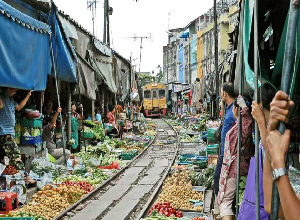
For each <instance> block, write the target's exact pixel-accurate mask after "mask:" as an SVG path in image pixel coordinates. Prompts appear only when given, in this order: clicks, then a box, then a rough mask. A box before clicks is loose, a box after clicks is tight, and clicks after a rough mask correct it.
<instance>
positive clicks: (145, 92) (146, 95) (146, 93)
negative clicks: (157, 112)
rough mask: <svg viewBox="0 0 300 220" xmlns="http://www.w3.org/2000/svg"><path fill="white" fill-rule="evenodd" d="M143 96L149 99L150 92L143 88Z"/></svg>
mask: <svg viewBox="0 0 300 220" xmlns="http://www.w3.org/2000/svg"><path fill="white" fill-rule="evenodd" d="M144 98H145V99H150V98H151V92H150V90H145V91H144Z"/></svg>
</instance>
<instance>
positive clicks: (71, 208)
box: [53, 132, 157, 220]
mask: <svg viewBox="0 0 300 220" xmlns="http://www.w3.org/2000/svg"><path fill="white" fill-rule="evenodd" d="M156 138H157V132H156V135H155V137H154V138H153V139H152V140H151V141H150V143H149V144H148V146H147V147H145V148H144V149H143V150H142V152H141V153H139V154H138V155H137V156H136V157H135V158H134V159H133V160H132V161H130V162H129V163H128V164H127V165H126V166H125V167H123V168H122V169H121V170H120V171H119V172H118V173H116V174H114V175H113V176H111V177H110V178H109V179H107V180H105V181H104V182H103V183H102V184H101V185H100V186H98V187H97V188H95V189H94V190H93V191H91V192H90V193H88V194H87V195H86V196H85V197H83V198H82V199H80V200H78V201H77V202H76V203H74V204H73V205H71V206H69V207H68V208H67V209H66V210H64V211H63V212H61V213H60V214H59V215H58V216H56V217H55V218H54V219H53V220H59V219H61V218H63V217H64V216H65V215H66V214H67V213H68V212H70V211H72V210H73V209H75V208H76V207H77V206H78V205H80V204H81V203H83V202H85V201H87V200H89V199H91V198H92V197H93V196H94V195H95V194H96V193H98V192H99V191H101V190H102V189H103V188H104V187H106V186H108V185H109V184H110V183H111V182H112V181H114V180H115V179H117V178H118V177H119V176H120V175H121V174H123V173H124V172H125V171H126V170H127V169H128V168H129V167H130V166H131V165H132V164H133V163H134V162H135V161H136V160H138V159H139V158H140V157H141V156H142V155H144V153H145V152H146V151H147V150H148V149H149V147H150V146H152V144H153V143H154V142H155V140H156Z"/></svg>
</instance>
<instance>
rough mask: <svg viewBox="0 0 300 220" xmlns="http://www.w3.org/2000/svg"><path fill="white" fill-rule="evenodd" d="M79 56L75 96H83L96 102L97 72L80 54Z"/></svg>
mask: <svg viewBox="0 0 300 220" xmlns="http://www.w3.org/2000/svg"><path fill="white" fill-rule="evenodd" d="M77 55H78V63H77V70H78V74H77V77H78V85H77V90H76V93H75V94H80V95H83V96H85V97H86V98H88V99H90V100H96V82H95V70H94V69H93V67H92V66H91V65H90V64H89V63H88V62H87V61H85V60H84V59H83V58H82V57H81V56H80V55H79V54H77Z"/></svg>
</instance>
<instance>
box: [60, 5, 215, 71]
mask: <svg viewBox="0 0 300 220" xmlns="http://www.w3.org/2000/svg"><path fill="white" fill-rule="evenodd" d="M54 2H55V3H56V5H57V7H58V8H59V9H60V10H62V11H64V12H65V13H66V14H68V15H70V16H71V17H72V18H73V19H75V20H76V21H77V22H78V23H79V24H81V25H82V26H83V27H84V28H86V29H87V30H89V31H90V32H91V33H92V31H93V25H92V12H91V11H90V10H89V9H87V0H54ZM109 4H110V6H111V7H113V15H111V16H110V32H111V47H112V48H113V49H114V50H116V51H117V52H118V53H119V54H121V55H122V56H123V57H125V58H127V59H129V58H130V56H132V59H133V63H134V64H136V65H137V71H138V70H139V63H140V60H139V56H140V39H138V40H137V41H134V40H133V39H132V38H130V37H134V36H137V37H149V36H150V34H151V40H150V39H143V49H142V62H141V71H142V72H151V71H153V70H154V71H155V72H157V71H158V68H156V67H157V66H158V65H160V66H162V64H163V46H165V45H166V44H167V42H168V34H167V32H166V31H167V30H168V26H169V28H170V29H173V28H180V27H185V26H186V25H187V24H188V23H189V22H190V21H192V20H194V19H195V18H197V17H198V16H200V15H201V14H203V13H205V12H207V11H208V10H209V8H212V7H213V0H138V2H136V0H109ZM168 21H169V22H168ZM95 35H96V36H97V38H98V39H100V40H103V0H99V1H98V2H97V9H96V18H95Z"/></svg>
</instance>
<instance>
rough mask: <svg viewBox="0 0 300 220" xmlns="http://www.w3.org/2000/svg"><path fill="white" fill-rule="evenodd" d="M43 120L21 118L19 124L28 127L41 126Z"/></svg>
mask: <svg viewBox="0 0 300 220" xmlns="http://www.w3.org/2000/svg"><path fill="white" fill-rule="evenodd" d="M42 124H43V120H42V119H41V118H22V119H21V126H22V127H29V128H41V127H42Z"/></svg>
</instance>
